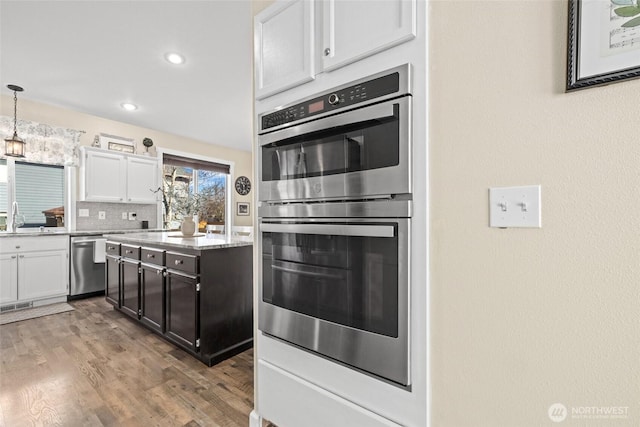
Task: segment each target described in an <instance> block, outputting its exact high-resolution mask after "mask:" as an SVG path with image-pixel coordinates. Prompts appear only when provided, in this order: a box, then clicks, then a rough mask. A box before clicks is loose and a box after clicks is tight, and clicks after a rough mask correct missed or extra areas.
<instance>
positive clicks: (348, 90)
mask: <svg viewBox="0 0 640 427" xmlns="http://www.w3.org/2000/svg"><path fill="white" fill-rule="evenodd" d="M399 90H400V75H399V73H398V72H394V73H390V74H387V75H384V76H381V77H378V78H375V79H371V80H367V81H364V82H360V83H357V84H353V85H350V86H347V87H342V88H340V89H338V90H332V91H331V92H328V93H325V94H322V95H319V96H315V97H313V98H311V99H308V100H306V101H304V102H300V103H297V104H293V105H290V106H287V107H284V108H282V109H280V110H278V111H275V112H273V113H269V114H265V115H263V116H262V118H261V123H260V124H261V126H260V128H261V130H263V131H265V130H267V129H270V128H274V127H277V126H281V125H284V124H288V123H292V122H296V121H298V120H303V119H306V118H307V117H313V116H316V115H320V114H324V113H327V112H329V111H335V110H339V109H341V108H345V107H350V106H352V105H355V104H358V103H361V102H365V101H369V100H372V99H376V98H379V97H382V96H385V95H390V94H394V93H396V92H399ZM398 95H403V94H401V93H398Z"/></svg>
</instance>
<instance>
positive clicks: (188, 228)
mask: <svg viewBox="0 0 640 427" xmlns="http://www.w3.org/2000/svg"><path fill="white" fill-rule="evenodd" d="M180 231H181V232H182V235H183V236H193V235H194V234H195V232H196V223H195V222H194V221H193V218H192V217H190V216H187V217H184V218H183V219H182V224H180Z"/></svg>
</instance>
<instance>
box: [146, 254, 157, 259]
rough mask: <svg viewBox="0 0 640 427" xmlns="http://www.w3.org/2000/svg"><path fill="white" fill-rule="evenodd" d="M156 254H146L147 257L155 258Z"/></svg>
mask: <svg viewBox="0 0 640 427" xmlns="http://www.w3.org/2000/svg"><path fill="white" fill-rule="evenodd" d="M155 257H156V256H155V255H153V254H147V258H155Z"/></svg>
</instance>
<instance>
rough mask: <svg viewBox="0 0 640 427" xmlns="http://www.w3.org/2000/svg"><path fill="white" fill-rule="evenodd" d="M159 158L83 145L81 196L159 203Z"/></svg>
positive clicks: (102, 199)
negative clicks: (156, 191)
mask: <svg viewBox="0 0 640 427" xmlns="http://www.w3.org/2000/svg"><path fill="white" fill-rule="evenodd" d="M158 173H159V172H158V159H157V158H155V157H143V156H136V155H131V154H121V153H115V152H110V151H106V150H102V149H96V148H90V147H82V157H81V163H80V199H81V200H83V201H87V202H115V203H149V204H152V203H156V201H157V200H158V196H157V194H156V193H154V191H155V190H157V189H158Z"/></svg>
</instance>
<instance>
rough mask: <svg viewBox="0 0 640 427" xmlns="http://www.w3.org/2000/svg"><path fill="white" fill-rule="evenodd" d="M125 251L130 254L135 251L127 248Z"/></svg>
mask: <svg viewBox="0 0 640 427" xmlns="http://www.w3.org/2000/svg"><path fill="white" fill-rule="evenodd" d="M125 252H126V253H128V254H132V253H133V251H130V250H126V251H125Z"/></svg>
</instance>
